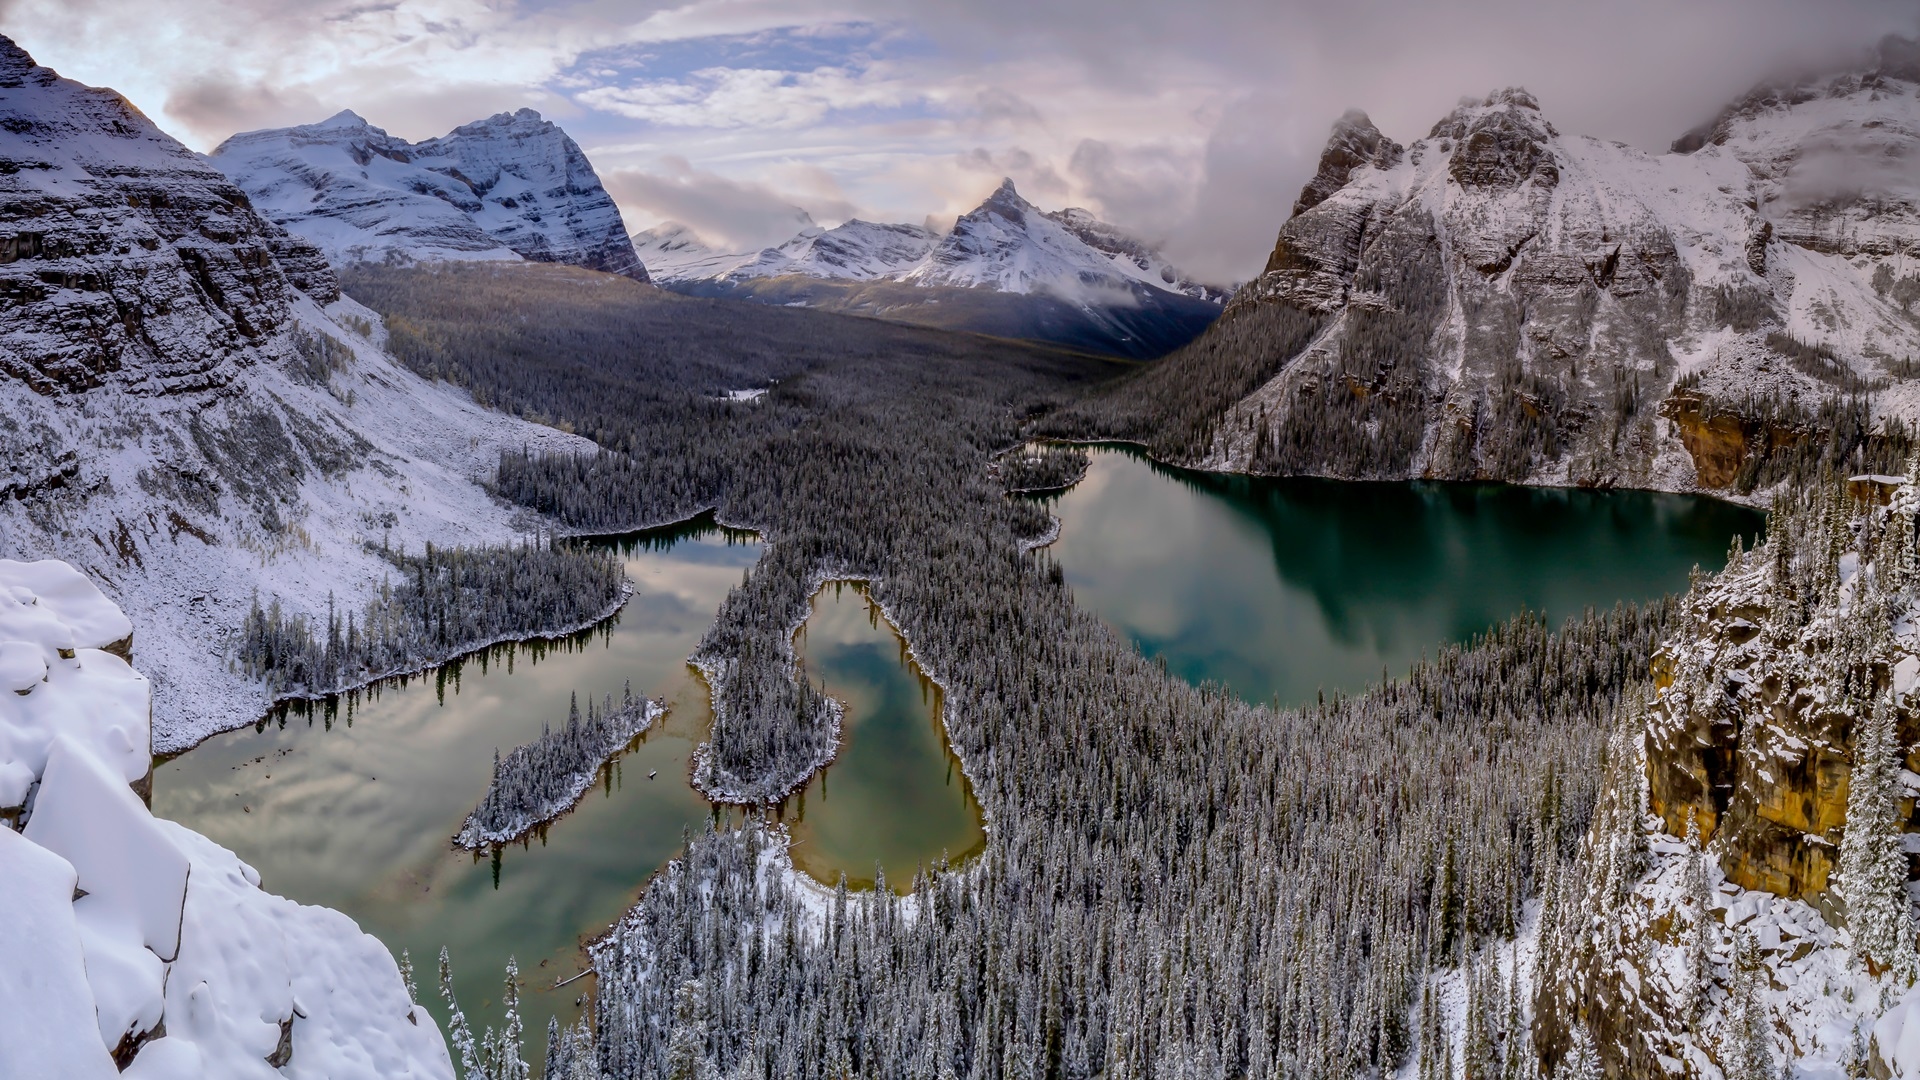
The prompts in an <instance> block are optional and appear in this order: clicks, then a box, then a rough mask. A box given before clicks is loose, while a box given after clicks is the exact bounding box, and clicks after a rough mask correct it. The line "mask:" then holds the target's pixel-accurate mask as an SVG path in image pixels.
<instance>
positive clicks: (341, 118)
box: [313, 109, 373, 128]
mask: <svg viewBox="0 0 1920 1080" xmlns="http://www.w3.org/2000/svg"><path fill="white" fill-rule="evenodd" d="M313 126H314V127H317V128H367V127H372V126H373V125H372V124H369V123H367V121H366V118H365V117H363V116H361V115H360V114H359V113H357V112H354V111H353V110H352V109H341V110H340V111H339V112H337V113H334V114H333V115H332V116H329V117H327V118H326V119H325V120H322V121H320V122H319V123H317V124H315V125H313Z"/></svg>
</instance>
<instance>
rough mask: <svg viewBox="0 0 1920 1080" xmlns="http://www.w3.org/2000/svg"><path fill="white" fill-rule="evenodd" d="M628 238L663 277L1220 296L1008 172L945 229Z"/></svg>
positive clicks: (667, 232) (675, 232)
mask: <svg viewBox="0 0 1920 1080" xmlns="http://www.w3.org/2000/svg"><path fill="white" fill-rule="evenodd" d="M800 216H801V217H802V218H803V219H804V218H806V215H805V214H804V213H802V214H801V215H800ZM633 242H634V249H635V250H636V251H637V252H639V253H640V254H641V256H642V257H643V258H644V259H645V261H646V263H647V266H648V267H649V270H650V272H651V273H652V274H653V276H654V278H655V279H656V280H657V281H659V282H661V283H663V284H666V283H672V282H680V281H691V280H697V279H708V280H715V281H720V280H741V279H745V278H755V277H778V276H780V275H782V274H804V275H806V276H808V277H819V278H840V279H845V280H850V281H902V282H905V283H907V284H910V285H927V286H947V287H953V288H984V289H993V290H995V291H998V292H1006V293H1016V294H1029V293H1036V292H1054V293H1060V294H1069V295H1079V294H1081V293H1083V292H1089V291H1091V292H1094V293H1097V292H1098V290H1101V289H1107V290H1113V291H1119V292H1129V291H1131V288H1132V286H1133V285H1134V284H1136V283H1137V284H1140V285H1145V286H1148V287H1150V288H1153V289H1158V290H1160V291H1162V292H1169V293H1174V294H1176V295H1181V296H1190V297H1193V298H1194V299H1197V300H1209V301H1212V302H1214V303H1220V302H1223V301H1224V300H1225V299H1226V293H1225V291H1224V290H1222V289H1219V288H1216V287H1213V286H1210V285H1203V284H1200V283H1199V282H1196V281H1193V280H1192V279H1190V278H1188V277H1187V276H1186V275H1185V274H1183V273H1181V272H1180V271H1179V270H1178V269H1177V268H1175V267H1174V266H1173V265H1172V264H1170V263H1168V262H1167V261H1166V259H1165V258H1164V257H1163V256H1161V255H1160V253H1159V252H1158V251H1156V250H1155V249H1154V248H1152V247H1151V246H1150V245H1148V244H1147V243H1145V242H1144V241H1142V240H1140V239H1138V238H1137V237H1134V236H1132V235H1130V234H1128V233H1127V232H1125V231H1124V230H1122V229H1120V228H1119V227H1118V226H1114V225H1109V224H1107V223H1106V222H1104V221H1101V220H1100V219H1098V218H1096V217H1094V216H1093V214H1092V213H1090V212H1088V211H1086V210H1082V209H1080V208H1078V207H1070V208H1068V209H1065V210H1055V211H1052V212H1043V211H1041V210H1040V209H1039V208H1037V207H1035V206H1034V205H1033V204H1032V203H1030V202H1028V201H1027V200H1025V199H1023V198H1021V197H1020V193H1019V192H1018V191H1016V190H1015V189H1014V185H1013V181H1012V180H1003V181H1001V183H1000V187H999V188H998V189H996V190H995V191H994V193H993V194H992V195H989V196H988V197H987V199H986V201H984V202H982V203H981V204H980V205H979V206H978V207H975V208H974V209H973V210H972V211H970V212H969V213H967V214H966V215H964V216H963V217H961V218H960V219H959V220H958V221H956V222H955V223H954V227H953V228H952V229H951V230H950V231H949V232H947V233H946V234H944V235H942V234H940V233H937V232H935V231H933V230H932V229H929V228H927V227H925V226H923V225H905V224H876V223H874V222H871V221H861V220H859V219H858V218H855V219H854V220H852V221H848V222H846V223H845V224H842V225H838V226H835V227H834V228H831V229H821V228H820V227H818V226H816V225H814V224H813V222H812V220H811V219H806V220H805V221H804V222H803V226H802V228H801V230H800V231H799V232H798V233H797V234H795V236H794V237H793V238H792V239H791V240H788V241H786V242H784V243H781V244H778V245H775V246H773V247H769V248H763V249H761V250H759V251H742V252H726V251H721V250H719V249H716V248H713V247H711V246H709V245H707V244H705V243H704V242H702V241H701V239H700V238H699V236H698V235H696V234H695V233H694V232H693V231H692V230H691V229H688V228H687V227H686V226H684V225H681V224H680V223H678V222H667V223H665V224H663V225H660V226H658V227H656V228H653V229H649V230H647V231H645V232H642V233H636V234H635V235H634V237H633Z"/></svg>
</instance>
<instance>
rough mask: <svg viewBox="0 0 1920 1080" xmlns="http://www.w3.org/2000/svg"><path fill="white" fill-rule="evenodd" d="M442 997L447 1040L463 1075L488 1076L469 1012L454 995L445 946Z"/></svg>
mask: <svg viewBox="0 0 1920 1080" xmlns="http://www.w3.org/2000/svg"><path fill="white" fill-rule="evenodd" d="M440 997H441V999H442V1000H444V1001H445V1002H446V1003H447V1042H448V1043H449V1044H450V1045H451V1046H452V1047H453V1051H454V1054H455V1056H456V1057H457V1058H458V1060H459V1062H460V1073H461V1075H462V1076H465V1077H468V1078H469V1080H471V1078H474V1077H484V1076H486V1071H485V1070H484V1069H482V1068H481V1065H480V1056H479V1054H478V1052H477V1048H476V1047H475V1046H474V1042H473V1029H472V1028H471V1027H469V1026H468V1025H467V1014H466V1013H463V1012H461V1011H460V1002H459V1001H457V1000H455V999H454V996H453V963H452V961H450V960H449V959H448V958H447V950H446V948H445V947H444V946H442V947H441V949H440Z"/></svg>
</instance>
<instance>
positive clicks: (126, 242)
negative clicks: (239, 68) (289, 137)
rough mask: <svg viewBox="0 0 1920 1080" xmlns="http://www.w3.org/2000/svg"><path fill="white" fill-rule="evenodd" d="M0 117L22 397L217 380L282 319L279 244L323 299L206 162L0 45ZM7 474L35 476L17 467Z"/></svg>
mask: <svg viewBox="0 0 1920 1080" xmlns="http://www.w3.org/2000/svg"><path fill="white" fill-rule="evenodd" d="M0 125H4V128H5V131H6V133H7V134H6V137H5V140H4V142H3V143H0V195H3V196H4V197H3V198H0V296H4V297H5V302H4V304H0V339H4V340H6V341H8V342H9V344H10V345H14V346H15V347H11V348H7V349H4V350H0V375H4V376H6V377H9V378H11V379H16V380H19V382H20V383H21V384H23V385H24V386H25V387H27V388H29V389H31V390H32V391H34V392H35V393H38V394H43V395H45V394H56V393H70V392H74V391H81V390H86V389H89V388H92V387H97V386H101V385H104V384H106V383H108V382H110V381H111V382H115V383H117V384H119V385H123V386H126V387H127V388H129V389H130V390H133V391H135V392H139V393H167V392H174V391H179V390H186V389H206V388H210V387H214V386H218V385H221V384H223V383H225V382H227V381H228V380H230V379H231V378H232V377H233V375H234V372H235V371H236V370H237V368H238V367H239V366H241V365H243V364H244V363H246V362H247V360H248V350H249V349H250V348H251V347H252V346H253V345H255V344H257V343H259V342H262V341H265V340H268V339H270V338H272V337H273V336H274V335H275V334H276V333H278V332H279V331H281V330H282V329H283V328H284V326H285V324H286V320H287V299H288V294H289V291H290V288H291V285H290V282H289V280H288V277H287V274H286V273H285V272H284V271H283V270H282V269H281V266H280V264H279V262H278V260H277V258H276V255H277V254H278V253H282V252H284V253H287V254H289V255H291V256H293V257H294V258H295V260H296V262H297V263H299V266H300V269H299V274H300V276H301V278H302V280H304V281H305V283H306V287H307V288H309V289H310V290H312V291H313V292H314V293H315V294H316V295H323V296H324V295H328V294H334V295H337V293H338V289H337V287H336V286H335V285H334V282H333V277H332V274H331V273H330V272H328V271H327V270H326V268H325V267H324V266H316V265H314V264H313V263H312V262H311V260H308V259H306V258H305V256H306V254H307V252H308V249H306V248H305V247H304V246H303V245H301V244H299V243H298V242H297V241H295V240H293V239H292V238H291V237H288V236H287V235H286V233H285V232H284V231H283V230H281V229H279V228H278V227H277V226H274V225H272V224H271V223H269V222H267V221H265V220H263V219H262V218H261V217H260V216H259V215H257V214H255V213H254V212H253V210H252V208H251V206H250V205H249V202H248V199H247V196H246V194H245V193H244V192H242V191H241V190H240V189H239V188H238V187H236V186H235V185H234V184H233V183H232V182H231V181H230V180H228V179H227V177H226V176H225V175H223V174H222V173H221V172H220V171H219V170H218V169H214V168H212V167H210V166H208V165H207V164H206V163H205V162H204V161H202V160H201V159H200V158H199V157H197V156H196V155H194V154H193V153H192V152H190V151H188V150H187V149H186V148H185V147H183V146H181V145H180V144H179V143H177V142H175V141H173V140H172V139H169V138H167V137H166V136H165V135H163V134H161V133H160V132H159V131H158V130H157V129H155V128H154V127H153V125H152V124H150V123H149V122H148V121H147V119H146V117H144V116H142V115H141V114H140V112H139V110H137V109H135V108H134V107H133V106H132V105H130V104H128V103H127V101H126V99H124V98H122V97H121V96H120V95H118V94H116V93H114V92H112V91H111V90H96V89H93V88H90V87H85V86H81V85H79V84H78V83H75V82H71V81H69V80H66V79H62V78H60V77H59V76H58V75H56V74H54V72H52V71H51V70H49V69H47V68H43V67H39V66H38V65H36V64H35V63H34V62H33V58H32V57H30V56H28V55H27V54H26V52H25V51H23V50H22V49H20V47H19V46H17V45H15V44H14V43H13V42H12V41H9V40H6V39H4V38H0ZM42 481H44V477H43V478H42ZM20 482H22V483H27V484H31V483H34V482H36V481H35V480H34V479H33V476H32V470H31V469H29V476H28V477H27V478H26V479H25V480H24V481H20Z"/></svg>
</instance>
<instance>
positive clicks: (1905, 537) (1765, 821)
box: [1534, 477, 1920, 1080]
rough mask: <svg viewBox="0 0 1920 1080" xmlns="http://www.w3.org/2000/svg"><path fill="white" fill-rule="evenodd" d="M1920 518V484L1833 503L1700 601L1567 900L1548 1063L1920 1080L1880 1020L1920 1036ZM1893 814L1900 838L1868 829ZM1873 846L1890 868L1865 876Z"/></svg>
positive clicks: (1690, 601)
mask: <svg viewBox="0 0 1920 1080" xmlns="http://www.w3.org/2000/svg"><path fill="white" fill-rule="evenodd" d="M1916 510H1920V488H1916V485H1915V484H1913V483H1911V482H1909V481H1906V480H1903V479H1902V478H1898V477H1862V478H1858V480H1857V481H1856V482H1853V483H1850V484H1847V485H1845V486H1840V485H1833V486H1829V487H1827V488H1825V489H1823V490H1822V492H1821V493H1819V494H1818V496H1817V497H1813V498H1801V499H1796V500H1794V501H1792V502H1788V503H1782V504H1780V505H1777V506H1776V508H1775V510H1774V513H1773V515H1772V517H1771V519H1770V521H1769V524H1768V530H1769V536H1768V539H1767V540H1766V542H1765V543H1764V544H1762V545H1760V546H1758V547H1757V548H1756V549H1755V550H1754V551H1753V552H1751V553H1741V552H1739V551H1738V550H1736V552H1735V553H1734V555H1733V557H1732V558H1731V559H1730V560H1729V564H1728V567H1727V569H1726V570H1725V571H1724V572H1722V573H1721V574H1719V575H1717V576H1715V577H1713V578H1711V579H1707V578H1701V579H1697V580H1696V581H1695V583H1694V586H1693V588H1692V589H1691V590H1690V592H1689V594H1688V596H1687V597H1686V599H1685V600H1684V601H1683V602H1682V604H1681V607H1680V611H1679V613H1678V618H1677V619H1676V620H1675V626H1674V630H1673V633H1672V635H1671V636H1670V638H1669V639H1668V640H1667V642H1666V643H1665V644H1664V645H1663V646H1662V648H1661V649H1660V651H1659V652H1658V653H1657V654H1656V655H1655V656H1654V658H1653V663H1652V666H1653V676H1654V687H1655V690H1654V694H1653V697H1652V700H1651V701H1649V702H1647V703H1646V706H1645V708H1644V711H1642V710H1640V709H1634V710H1631V711H1629V712H1628V714H1627V715H1626V717H1625V718H1624V722H1623V723H1622V724H1621V727H1620V740H1619V742H1618V743H1617V744H1616V749H1615V752H1614V753H1613V754H1612V755H1611V756H1610V759H1609V768H1610V770H1611V773H1610V777H1609V782H1608V784H1607V786H1606V794H1605V795H1604V797H1603V799H1602V805H1601V807H1600V808H1599V810H1598V811H1597V812H1596V814H1595V818H1594V825H1593V830H1592V832H1591V834H1590V835H1589V837H1588V840H1587V844H1586V855H1587V858H1586V860H1585V861H1584V862H1583V864H1582V865H1581V866H1580V867H1578V868H1575V869H1572V870H1570V871H1569V872H1568V873H1567V874H1566V875H1565V876H1563V877H1561V878H1560V879H1559V884H1558V885H1557V886H1550V889H1549V891H1550V899H1549V900H1548V905H1549V914H1548V916H1547V917H1546V918H1545V919H1544V920H1543V930H1542V945H1541V956H1542V957H1543V966H1542V985H1541V991H1540V996H1539V998H1538V1000H1537V1001H1536V1021H1535V1032H1534V1037H1535V1042H1536V1045H1538V1046H1539V1047H1540V1048H1541V1050H1542V1051H1543V1053H1544V1055H1545V1057H1546V1059H1547V1061H1548V1062H1549V1063H1551V1062H1553V1061H1556V1060H1559V1059H1561V1058H1563V1057H1564V1056H1566V1055H1567V1054H1568V1053H1570V1052H1571V1047H1572V1045H1573V1043H1574V1041H1575V1038H1576V1033H1578V1032H1585V1033H1586V1034H1587V1035H1588V1036H1590V1037H1591V1039H1592V1041H1593V1044H1594V1045H1595V1046H1596V1047H1598V1049H1599V1053H1600V1058H1601V1060H1602V1061H1603V1062H1604V1064H1605V1067H1606V1073H1607V1075H1608V1076H1610V1077H1670V1078H1675V1080H1678V1078H1680V1077H1689V1078H1699V1077H1708V1076H1713V1075H1716V1074H1724V1075H1727V1076H1762V1075H1779V1074H1781V1073H1782V1067H1783V1066H1784V1065H1785V1064H1786V1063H1789V1062H1791V1063H1794V1064H1795V1065H1796V1066H1797V1067H1796V1069H1795V1075H1824V1074H1828V1073H1826V1072H1825V1070H1831V1074H1833V1075H1863V1074H1864V1073H1865V1072H1866V1071H1867V1070H1868V1068H1869V1065H1870V1063H1872V1062H1878V1063H1879V1064H1878V1066H1877V1067H1876V1068H1877V1071H1875V1072H1874V1075H1878V1076H1890V1075H1902V1076H1912V1075H1915V1074H1916V1072H1920V1069H1915V1068H1913V1065H1916V1064H1920V1058H1916V1057H1915V1056H1914V1053H1913V1051H1914V1050H1915V1049H1916V1048H1915V1047H1913V1046H1908V1045H1905V1040H1904V1038H1903V1037H1901V1036H1900V1034H1899V1029H1901V1027H1902V1024H1904V1023H1906V1022H1907V1021H1906V1020H1902V1021H1901V1022H1900V1023H1892V1022H1891V1021H1889V1020H1887V1019H1886V1018H1884V1017H1883V1014H1885V1013H1888V1011H1889V1009H1890V1008H1891V1009H1892V1010H1893V1015H1895V1016H1897V1017H1904V1018H1908V1019H1911V1018H1912V1017H1914V1016H1920V999H1914V1001H1912V1002H1909V1003H1901V1002H1902V998H1903V995H1906V996H1911V995H1910V991H1909V989H1908V985H1907V979H1906V978H1903V977H1902V976H1901V975H1900V974H1899V971H1900V969H1901V967H1902V966H1903V965H1905V966H1907V967H1911V966H1912V965H1913V963H1915V962H1916V959H1915V958H1914V957H1913V955H1912V953H1913V949H1914V922H1913V918H1912V904H1911V899H1910V895H1909V889H1908V879H1909V878H1911V877H1912V876H1913V870H1912V866H1911V854H1909V855H1906V856H1905V857H1903V856H1902V855H1901V851H1902V849H1903V848H1904V850H1906V851H1907V852H1909V853H1910V852H1912V851H1913V850H1914V845H1913V844H1912V843H1911V841H1912V840H1913V839H1914V838H1915V837H1916V835H1920V832H1917V829H1916V823H1915V820H1914V796H1915V794H1916V793H1920V783H1916V781H1920V777H1916V776H1915V774H1914V772H1913V771H1912V770H1913V766H1914V765H1915V764H1920V758H1916V757H1915V756H1914V754H1913V747H1914V746H1915V739H1916V737H1920V708H1916V704H1917V702H1920V699H1916V697H1915V691H1916V689H1920V633H1917V632H1916V630H1915V624H1914V619H1913V617H1914V614H1915V612H1916V611H1920V576H1917V575H1916V573H1915V568H1916V553H1915V539H1916V536H1915V528H1914V520H1915V512H1916ZM1874 716H1879V717H1882V718H1884V723H1885V724H1886V725H1887V727H1886V728H1884V729H1882V730H1883V731H1885V732H1886V733H1887V734H1888V735H1890V736H1891V739H1890V743H1891V745H1890V747H1889V749H1887V750H1886V751H1885V752H1886V754H1887V757H1886V758H1883V759H1880V760H1881V761H1882V762H1883V764H1882V765H1879V766H1875V765H1873V761H1874V759H1873V758H1872V757H1871V754H1872V753H1873V751H1872V750H1871V749H1870V746H1871V745H1872V744H1871V739H1870V737H1869V735H1868V734H1867V732H1868V729H1869V726H1870V724H1871V722H1872V719H1871V718H1872V717H1874ZM1879 745H1883V746H1884V745H1888V744H1887V743H1881V744H1879ZM1863 755H1866V756H1864V757H1863ZM1863 768H1865V769H1866V770H1867V771H1866V772H1865V773H1863V772H1862V769H1863ZM1863 776H1864V779H1863V778H1862V777H1863ZM1861 784H1865V785H1868V786H1867V787H1865V788H1861V789H1859V790H1856V787H1857V786H1858V785H1861ZM1875 784H1878V785H1880V786H1879V787H1878V788H1875V787H1873V786H1872V785H1875ZM1875 791H1877V792H1878V793H1879V794H1878V795H1873V793H1874V792H1875ZM1870 795H1871V796H1872V797H1871V798H1869V797H1867V796H1870ZM1876 798H1877V799H1881V800H1884V801H1883V802H1882V803H1881V805H1883V806H1885V807H1886V810H1885V814H1884V816H1882V817H1880V818H1878V819H1876V818H1874V817H1873V816H1872V815H1871V814H1869V815H1868V816H1867V817H1866V818H1865V819H1864V820H1863V821H1854V820H1850V818H1851V817H1852V815H1853V814H1854V813H1855V811H1856V809H1858V808H1862V807H1867V808H1870V807H1871V806H1872V805H1873V804H1874V799H1876ZM1855 833H1857V834H1858V835H1854V834H1855ZM1875 843H1878V844H1881V845H1882V847H1881V848H1880V850H1882V851H1884V852H1885V853H1886V855H1887V861H1885V862H1872V861H1862V860H1863V859H1864V858H1865V856H1863V855H1862V854H1861V853H1862V852H1865V851H1869V850H1872V849H1871V845H1873V844H1875ZM1850 852H1851V854H1850ZM1850 858H1851V859H1853V860H1854V861H1853V862H1851V863H1849V861H1848V860H1849V859H1850ZM1849 867H1851V869H1848V868H1849ZM1849 874H1851V875H1852V876H1851V877H1850V876H1849ZM1876 912H1878V913H1880V914H1879V915H1876ZM1882 917H1883V919H1884V921H1882V922H1881V923H1879V924H1877V925H1876V923H1875V919H1876V918H1882ZM1881 950H1884V951H1881ZM1896 1003H1900V1004H1898V1005H1896ZM1909 1005H1911V1006H1912V1007H1911V1008H1910V1007H1909ZM1890 1024H1891V1026H1890ZM1896 1044H1898V1045H1896ZM1890 1062H1891V1063H1893V1064H1889V1063H1890Z"/></svg>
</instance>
